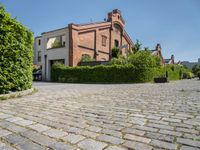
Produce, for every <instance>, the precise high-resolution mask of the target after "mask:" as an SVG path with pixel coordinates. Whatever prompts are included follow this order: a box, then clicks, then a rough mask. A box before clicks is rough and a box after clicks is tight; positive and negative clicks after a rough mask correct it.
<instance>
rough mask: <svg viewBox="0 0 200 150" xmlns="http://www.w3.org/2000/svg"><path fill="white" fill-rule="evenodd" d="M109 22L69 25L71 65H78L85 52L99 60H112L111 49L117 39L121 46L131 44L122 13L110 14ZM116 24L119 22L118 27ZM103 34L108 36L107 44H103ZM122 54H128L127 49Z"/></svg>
mask: <svg viewBox="0 0 200 150" xmlns="http://www.w3.org/2000/svg"><path fill="white" fill-rule="evenodd" d="M108 16H109V17H110V18H109V19H108V20H109V21H108V22H102V23H96V24H87V25H74V24H70V25H69V33H70V34H69V41H70V42H69V43H70V44H69V47H70V50H69V53H70V55H69V56H70V59H69V64H70V66H77V65H78V63H79V62H80V60H81V57H82V55H83V54H88V55H90V56H91V58H94V59H96V60H97V61H102V60H110V59H111V57H110V56H111V51H112V48H113V47H114V46H115V40H118V41H119V46H121V45H124V44H129V45H130V46H131V44H132V43H131V41H130V40H127V38H126V35H125V33H124V22H123V20H122V18H121V14H118V13H117V14H113V13H112V14H111V13H110V14H109V15H108ZM115 24H118V27H116V25H115ZM102 36H105V37H107V40H106V46H103V45H102ZM122 54H123V55H126V53H125V49H122Z"/></svg>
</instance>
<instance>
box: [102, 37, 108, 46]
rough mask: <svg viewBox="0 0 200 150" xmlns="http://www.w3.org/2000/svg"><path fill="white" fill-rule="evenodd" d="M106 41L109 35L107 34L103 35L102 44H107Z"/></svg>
mask: <svg viewBox="0 0 200 150" xmlns="http://www.w3.org/2000/svg"><path fill="white" fill-rule="evenodd" d="M106 41H107V37H106V36H104V35H103V36H102V46H106Z"/></svg>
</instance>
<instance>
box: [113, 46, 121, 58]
mask: <svg viewBox="0 0 200 150" xmlns="http://www.w3.org/2000/svg"><path fill="white" fill-rule="evenodd" d="M119 55H120V49H119V48H118V47H114V48H113V49H112V57H113V58H118V57H119Z"/></svg>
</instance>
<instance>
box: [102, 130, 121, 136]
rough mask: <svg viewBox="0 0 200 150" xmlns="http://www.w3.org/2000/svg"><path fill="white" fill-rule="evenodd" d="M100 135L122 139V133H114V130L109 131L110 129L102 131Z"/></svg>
mask: <svg viewBox="0 0 200 150" xmlns="http://www.w3.org/2000/svg"><path fill="white" fill-rule="evenodd" d="M101 133H104V134H107V135H112V136H115V137H120V138H121V137H122V133H121V132H120V131H115V130H111V129H103V130H101Z"/></svg>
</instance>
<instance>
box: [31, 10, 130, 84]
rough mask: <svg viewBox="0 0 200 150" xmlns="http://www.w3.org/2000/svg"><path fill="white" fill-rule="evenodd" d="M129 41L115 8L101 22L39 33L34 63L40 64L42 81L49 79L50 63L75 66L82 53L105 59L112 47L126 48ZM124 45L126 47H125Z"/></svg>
mask: <svg viewBox="0 0 200 150" xmlns="http://www.w3.org/2000/svg"><path fill="white" fill-rule="evenodd" d="M133 45H134V44H133V42H132V40H131V38H130V37H129V36H128V34H127V32H126V31H125V21H124V19H123V17H122V15H121V12H120V11H119V10H118V9H115V10H113V11H112V12H109V13H108V18H107V20H106V21H104V22H97V23H89V24H69V25H68V26H67V27H65V28H62V29H58V30H53V31H49V32H44V33H42V36H40V37H36V38H35V43H34V63H35V64H36V65H41V66H42V77H43V80H50V73H51V66H52V65H53V64H54V63H55V62H60V63H63V64H65V65H66V66H72V67H73V66H77V65H78V64H79V62H80V61H81V58H82V57H83V56H88V57H90V58H92V59H94V60H96V61H109V60H110V59H111V58H112V49H113V48H114V47H119V48H121V54H122V55H127V48H128V49H131V48H132V47H133ZM125 47H127V48H125Z"/></svg>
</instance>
